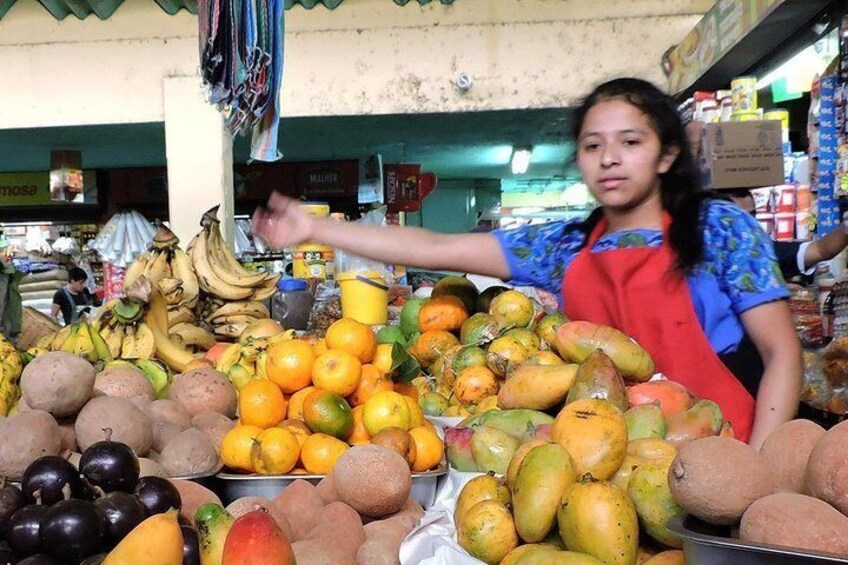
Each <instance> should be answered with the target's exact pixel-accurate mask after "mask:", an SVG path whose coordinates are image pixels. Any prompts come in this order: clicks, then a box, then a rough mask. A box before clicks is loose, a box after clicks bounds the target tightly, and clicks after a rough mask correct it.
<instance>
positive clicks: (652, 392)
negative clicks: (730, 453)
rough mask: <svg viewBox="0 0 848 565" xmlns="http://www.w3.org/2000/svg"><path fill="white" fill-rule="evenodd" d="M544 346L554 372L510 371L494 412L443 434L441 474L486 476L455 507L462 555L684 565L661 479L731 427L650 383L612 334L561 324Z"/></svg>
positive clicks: (634, 354)
mask: <svg viewBox="0 0 848 565" xmlns="http://www.w3.org/2000/svg"><path fill="white" fill-rule="evenodd" d="M552 346H553V348H554V350H555V351H556V352H557V353H558V355H557V358H558V359H559V362H558V363H552V364H547V365H543V364H539V363H538V362H535V361H533V360H529V359H528V360H526V361H524V362H522V363H518V364H517V365H514V366H512V367H511V368H510V369H509V370H508V371H507V376H506V379H505V381H504V382H503V384H502V385H501V386H500V388H499V391H498V394H497V404H498V407H499V408H501V410H492V411H486V412H484V413H478V414H475V415H474V416H472V417H469V418H466V419H465V420H464V421H463V422H462V423H461V424H460V425H459V426H457V427H455V428H449V429H448V430H447V431H446V436H445V443H446V447H447V456H448V461H449V463H450V465H451V466H452V467H454V468H455V469H457V470H460V471H478V472H484V473H487V474H486V475H483V476H480V477H477V478H475V479H473V480H471V481H470V482H469V483H468V484H467V485H466V487H465V488H464V489H463V491H462V493H461V495H460V497H459V500H458V502H457V507H456V513H455V520H456V525H457V537H458V541H459V543H460V545H461V546H462V547H463V548H465V549H466V550H467V551H468V552H469V553H470V554H471V555H472V556H474V557H476V558H477V559H480V560H482V561H484V562H487V563H506V564H515V563H537V562H538V563H579V564H583V563H585V564H593V563H607V564H616V565H618V564H621V565H635V564H636V563H637V562H639V563H642V562H643V561H644V560H646V559H648V557H649V556H651V555H654V554H658V555H657V556H656V557H653V559H654V560H653V561H651V560H647V561H644V562H646V563H649V564H658V563H683V556H682V552H680V551H679V548H680V547H681V545H682V544H681V540H680V539H679V538H678V537H677V536H676V535H675V534H674V533H673V532H671V531H670V530H669V529H668V527H667V522H668V520H669V519H671V518H672V517H674V516H676V515H677V514H679V513H681V512H682V511H683V509H682V508H681V507H680V506H679V505H678V503H677V502H675V499H674V498H673V497H672V494H671V490H670V487H669V482H668V470H669V468H670V466H671V464H672V461H673V460H674V458H675V456H676V454H677V451H678V449H679V448H681V447H682V446H683V445H685V444H688V443H689V442H692V441H694V440H696V439H699V438H704V437H710V436H725V437H728V436H729V437H732V433H733V432H732V429H731V428H730V425H729V423H727V422H725V421H724V418H723V416H722V413H721V410H720V409H719V407H718V406H717V405H716V404H715V403H713V402H711V401H709V400H705V399H701V400H699V399H697V398H696V397H695V396H694V395H693V394H692V393H691V392H690V391H689V390H687V389H686V388H685V387H683V386H682V385H679V384H677V383H674V382H672V381H668V380H651V381H649V380H648V379H650V378H651V376H652V374H653V372H654V364H653V361H652V360H651V359H650V356H649V355H648V354H647V353H646V352H645V351H644V350H642V348H641V347H639V346H638V344H636V343H635V342H633V341H632V340H630V339H629V338H627V337H626V336H625V335H624V334H622V333H621V332H618V331H617V330H614V329H613V328H609V327H604V326H599V325H596V324H590V323H587V322H566V323H564V324H562V325H561V326H560V327H559V328H558V329H557V331H556V334H555V336H554V338H553V339H552Z"/></svg>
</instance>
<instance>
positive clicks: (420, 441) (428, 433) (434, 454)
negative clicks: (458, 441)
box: [409, 426, 445, 473]
mask: <svg viewBox="0 0 848 565" xmlns="http://www.w3.org/2000/svg"><path fill="white" fill-rule="evenodd" d="M409 435H411V436H412V439H413V440H414V441H415V463H413V464H412V470H413V472H415V473H423V472H424V471H428V470H430V469H432V468H433V467H436V466H437V465H438V464H439V463H440V462H441V461H442V457H443V456H444V454H445V444H444V443H442V440H441V438H439V436H438V435H437V434H436V432H434V431H433V430H431V429H429V428H427V427H424V426H420V427H417V428H412V429H411V430H409Z"/></svg>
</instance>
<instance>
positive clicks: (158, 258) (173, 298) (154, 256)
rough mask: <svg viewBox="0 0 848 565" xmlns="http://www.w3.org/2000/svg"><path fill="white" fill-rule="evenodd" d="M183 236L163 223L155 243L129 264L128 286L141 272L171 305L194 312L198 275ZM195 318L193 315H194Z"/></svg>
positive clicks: (126, 283) (197, 294)
mask: <svg viewBox="0 0 848 565" xmlns="http://www.w3.org/2000/svg"><path fill="white" fill-rule="evenodd" d="M179 243H180V240H179V238H177V236H176V235H174V232H172V231H171V230H169V229H168V228H167V227H166V226H164V225H163V224H159V226H158V229H157V231H156V235H155V236H154V237H153V245H152V248H151V249H150V250H149V251H145V252H144V253H142V254H141V255H139V256H138V258H137V259H136V260H135V261H133V263H132V264H131V265H130V266H129V268H127V272H126V274H125V275H124V288H129V287H131V286H132V285H133V284H134V283H135V282H136V281H137V280H138V279H139V278H140V277H141V276H144V277H145V278H146V279H147V280H148V281H150V284H151V285H153V286H158V288H159V291H160V292H161V293H162V296H163V297H164V298H165V304H167V305H168V307H169V308H173V309H177V308H184V309H185V310H186V311H188V312H191V309H192V308H194V306H195V305H196V304H197V301H198V299H199V298H200V288H199V287H198V282H197V276H196V275H195V273H194V268H193V267H192V266H191V260H190V259H189V257H188V255H186V253H185V252H184V251H183V250H182V249H180V248H179ZM192 319H193V318H192Z"/></svg>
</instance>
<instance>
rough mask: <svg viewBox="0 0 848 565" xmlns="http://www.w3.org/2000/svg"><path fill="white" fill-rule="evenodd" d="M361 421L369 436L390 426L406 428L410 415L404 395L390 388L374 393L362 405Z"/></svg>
mask: <svg viewBox="0 0 848 565" xmlns="http://www.w3.org/2000/svg"><path fill="white" fill-rule="evenodd" d="M362 421H363V423H364V424H365V429H366V430H368V434H369V435H370V436H371V437H374V436H375V435H377V433H378V432H379V431H380V430H382V429H384V428H389V427H391V426H395V427H398V428H400V429H402V430H408V429H409V427H410V426H409V424H410V421H411V416H410V414H409V404H408V403H407V401H406V397H405V396H403V395H402V394H398V393H396V392H394V391H391V390H383V391H380V392H378V393H376V394H374V395H373V396H372V397H371V398H369V399H368V400H367V401H366V402H365V404H364V405H363V408H362Z"/></svg>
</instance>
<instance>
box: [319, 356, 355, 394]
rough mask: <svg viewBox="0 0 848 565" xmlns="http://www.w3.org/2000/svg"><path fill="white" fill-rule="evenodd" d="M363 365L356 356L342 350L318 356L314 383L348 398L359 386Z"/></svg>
mask: <svg viewBox="0 0 848 565" xmlns="http://www.w3.org/2000/svg"><path fill="white" fill-rule="evenodd" d="M361 376H362V364H361V363H360V362H359V359H357V358H356V356H354V355H351V354H350V353H348V352H347V351H342V350H341V349H331V350H330V351H328V352H327V353H324V354H323V355H320V356H318V358H317V359H316V360H315V364H314V365H313V366H312V382H313V383H315V386H316V387H318V388H320V389H323V390H329V391H330V392H335V393H336V394H340V395H342V396H347V395H348V394H350V393H352V392H353V391H355V390H356V387H357V386H359V380H360V378H361Z"/></svg>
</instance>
